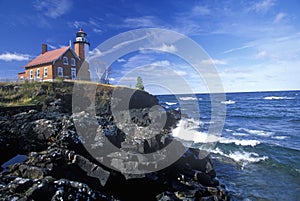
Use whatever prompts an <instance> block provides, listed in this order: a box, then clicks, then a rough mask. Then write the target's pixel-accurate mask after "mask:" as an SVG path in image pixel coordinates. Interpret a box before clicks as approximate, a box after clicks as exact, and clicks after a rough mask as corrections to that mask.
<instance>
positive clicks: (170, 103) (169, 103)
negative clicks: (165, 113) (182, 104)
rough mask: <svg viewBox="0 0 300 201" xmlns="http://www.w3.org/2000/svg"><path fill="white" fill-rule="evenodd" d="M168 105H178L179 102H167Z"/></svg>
mask: <svg viewBox="0 0 300 201" xmlns="http://www.w3.org/2000/svg"><path fill="white" fill-rule="evenodd" d="M166 104H167V105H176V104H177V103H172V102H166Z"/></svg>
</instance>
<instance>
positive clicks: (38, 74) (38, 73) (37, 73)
mask: <svg viewBox="0 0 300 201" xmlns="http://www.w3.org/2000/svg"><path fill="white" fill-rule="evenodd" d="M36 77H40V69H39V68H38V69H37V70H36Z"/></svg>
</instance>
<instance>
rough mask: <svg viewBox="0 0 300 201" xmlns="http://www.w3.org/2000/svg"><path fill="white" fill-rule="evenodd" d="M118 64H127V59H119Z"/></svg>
mask: <svg viewBox="0 0 300 201" xmlns="http://www.w3.org/2000/svg"><path fill="white" fill-rule="evenodd" d="M117 62H119V63H123V62H126V60H125V59H123V58H121V59H118V60H117Z"/></svg>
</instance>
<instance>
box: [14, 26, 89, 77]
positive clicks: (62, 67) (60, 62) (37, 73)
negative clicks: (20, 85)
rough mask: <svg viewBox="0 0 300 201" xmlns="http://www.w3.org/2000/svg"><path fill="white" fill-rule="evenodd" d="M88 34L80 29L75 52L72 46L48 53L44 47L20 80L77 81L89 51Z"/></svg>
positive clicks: (77, 34) (26, 67)
mask: <svg viewBox="0 0 300 201" xmlns="http://www.w3.org/2000/svg"><path fill="white" fill-rule="evenodd" d="M86 36H87V34H86V33H85V32H83V30H82V29H80V30H79V31H78V32H77V33H76V39H75V41H74V50H73V49H72V48H71V47H70V46H66V47H62V48H59V49H56V50H51V51H48V49H47V45H46V44H43V45H42V52H41V54H40V55H39V56H37V57H36V58H35V59H33V60H32V61H30V62H29V63H28V64H27V65H26V66H25V72H22V73H18V78H19V79H26V80H32V81H33V80H36V81H53V80H54V79H56V78H65V79H71V80H76V77H77V73H78V72H79V69H80V67H81V65H82V63H83V62H84V60H85V57H86V54H87V53H88V51H89V45H90V43H89V42H88V40H87V39H86Z"/></svg>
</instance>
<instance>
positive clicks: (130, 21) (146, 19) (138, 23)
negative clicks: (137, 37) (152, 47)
mask: <svg viewBox="0 0 300 201" xmlns="http://www.w3.org/2000/svg"><path fill="white" fill-rule="evenodd" d="M124 23H125V27H130V28H145V27H157V26H158V25H157V23H156V18H155V17H154V16H143V17H134V18H126V19H125V20H124Z"/></svg>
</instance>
